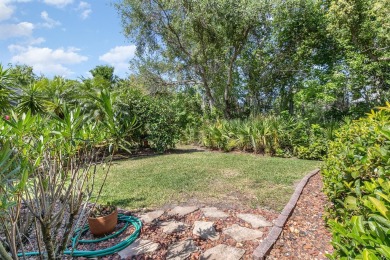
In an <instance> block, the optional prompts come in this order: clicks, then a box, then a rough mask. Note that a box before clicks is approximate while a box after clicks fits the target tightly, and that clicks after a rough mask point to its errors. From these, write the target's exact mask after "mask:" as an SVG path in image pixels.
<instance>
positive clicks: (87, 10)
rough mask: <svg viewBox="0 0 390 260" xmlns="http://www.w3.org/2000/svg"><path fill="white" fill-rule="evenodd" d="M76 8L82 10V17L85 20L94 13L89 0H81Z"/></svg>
mask: <svg viewBox="0 0 390 260" xmlns="http://www.w3.org/2000/svg"><path fill="white" fill-rule="evenodd" d="M76 10H78V11H81V14H80V17H81V19H83V20H85V19H87V18H88V17H89V15H90V14H91V13H92V9H91V5H90V4H89V3H87V2H84V1H81V2H80V3H79V6H78V7H77V8H76Z"/></svg>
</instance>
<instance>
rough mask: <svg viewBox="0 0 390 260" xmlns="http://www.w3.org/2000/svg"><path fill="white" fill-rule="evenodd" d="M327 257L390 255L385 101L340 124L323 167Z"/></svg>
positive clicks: (389, 125)
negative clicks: (329, 238) (328, 237)
mask: <svg viewBox="0 0 390 260" xmlns="http://www.w3.org/2000/svg"><path fill="white" fill-rule="evenodd" d="M322 173H323V176H324V191H325V193H326V194H327V196H328V197H329V200H330V202H331V204H330V205H329V207H328V209H327V211H328V215H327V221H328V224H329V226H330V228H331V230H332V233H333V240H332V244H333V246H334V248H335V251H334V253H333V255H331V256H329V257H330V258H332V259H390V236H389V233H390V180H389V176H390V103H387V104H386V106H385V107H381V108H379V109H378V110H377V111H372V112H371V113H370V114H368V116H367V117H365V118H362V119H360V120H357V121H353V122H351V123H349V124H346V125H344V126H343V127H342V128H341V129H340V130H339V131H338V132H337V134H336V139H335V140H334V141H333V142H330V144H329V152H328V156H327V158H326V160H325V165H324V167H323V169H322Z"/></svg>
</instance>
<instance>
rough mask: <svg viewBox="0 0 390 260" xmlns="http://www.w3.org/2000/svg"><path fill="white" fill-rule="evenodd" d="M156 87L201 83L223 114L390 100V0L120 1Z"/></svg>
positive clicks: (138, 67) (147, 80)
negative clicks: (389, 14)
mask: <svg viewBox="0 0 390 260" xmlns="http://www.w3.org/2000/svg"><path fill="white" fill-rule="evenodd" d="M116 6H117V8H118V10H119V12H120V14H121V16H122V22H123V28H124V33H125V35H126V36H128V38H129V39H130V40H131V41H132V42H134V43H135V44H136V45H137V48H138V49H137V58H136V59H135V60H134V61H133V69H134V72H135V74H136V75H137V77H139V78H140V81H142V82H143V83H144V86H145V87H146V88H147V89H149V90H151V91H158V90H164V91H165V90H166V89H183V88H193V89H196V90H197V91H198V92H199V93H200V94H201V95H202V97H203V100H204V107H205V108H209V109H211V110H212V109H216V110H218V111H220V113H221V114H222V115H223V116H224V117H225V119H230V118H236V117H246V116H248V115H249V114H252V115H256V114H258V113H270V112H272V113H276V114H279V113H280V112H282V111H288V113H289V114H291V115H300V116H302V117H303V118H310V119H313V120H316V121H317V122H315V123H320V121H321V122H322V123H324V122H326V121H329V120H333V119H336V120H340V119H342V118H343V117H344V116H345V115H348V116H352V117H353V118H357V117H359V116H361V115H364V113H365V112H368V111H369V109H370V108H371V107H374V106H376V105H381V104H383V103H384V101H386V100H388V98H389V87H390V85H389V84H390V83H389V75H390V73H389V71H390V66H389V60H390V52H389V51H390V50H389V48H388V46H389V44H390V42H389V40H390V38H389V35H390V16H388V15H387V14H388V13H389V12H390V6H389V1H387V0H369V1H366V0H352V1H345V0H328V1H322V0H276V1H268V0H218V1H214V0H199V1H169V0H155V1H142V0H122V1H119V2H118V3H117V4H116Z"/></svg>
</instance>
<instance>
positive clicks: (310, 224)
mask: <svg viewBox="0 0 390 260" xmlns="http://www.w3.org/2000/svg"><path fill="white" fill-rule="evenodd" d="M327 202H328V201H327V198H326V196H325V195H324V194H323V193H322V176H321V174H316V175H315V176H313V177H312V178H311V179H310V180H309V182H308V183H307V185H306V187H305V188H304V189H303V191H302V195H301V197H300V198H299V200H298V203H297V206H296V207H295V209H294V211H293V214H292V215H291V216H290V218H289V219H288V221H287V223H286V224H285V226H284V228H283V232H282V234H281V235H280V237H279V239H278V240H277V242H276V244H275V245H274V247H273V249H272V251H271V252H270V255H269V256H268V257H267V259H327V258H326V256H325V254H328V253H329V254H331V253H332V251H333V248H332V245H331V244H330V241H331V239H332V236H331V234H330V232H329V231H328V229H327V228H326V227H325V221H324V219H323V213H324V208H325V205H326V203H327Z"/></svg>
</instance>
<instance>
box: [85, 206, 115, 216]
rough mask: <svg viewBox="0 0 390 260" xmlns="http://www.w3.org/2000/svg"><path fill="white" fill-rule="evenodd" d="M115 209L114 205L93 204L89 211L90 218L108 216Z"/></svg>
mask: <svg viewBox="0 0 390 260" xmlns="http://www.w3.org/2000/svg"><path fill="white" fill-rule="evenodd" d="M115 210H116V206H114V205H110V204H107V205H95V206H94V207H93V208H92V210H91V212H90V213H89V217H90V218H99V217H104V216H108V215H110V214H111V213H113V212H114V211H115Z"/></svg>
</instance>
